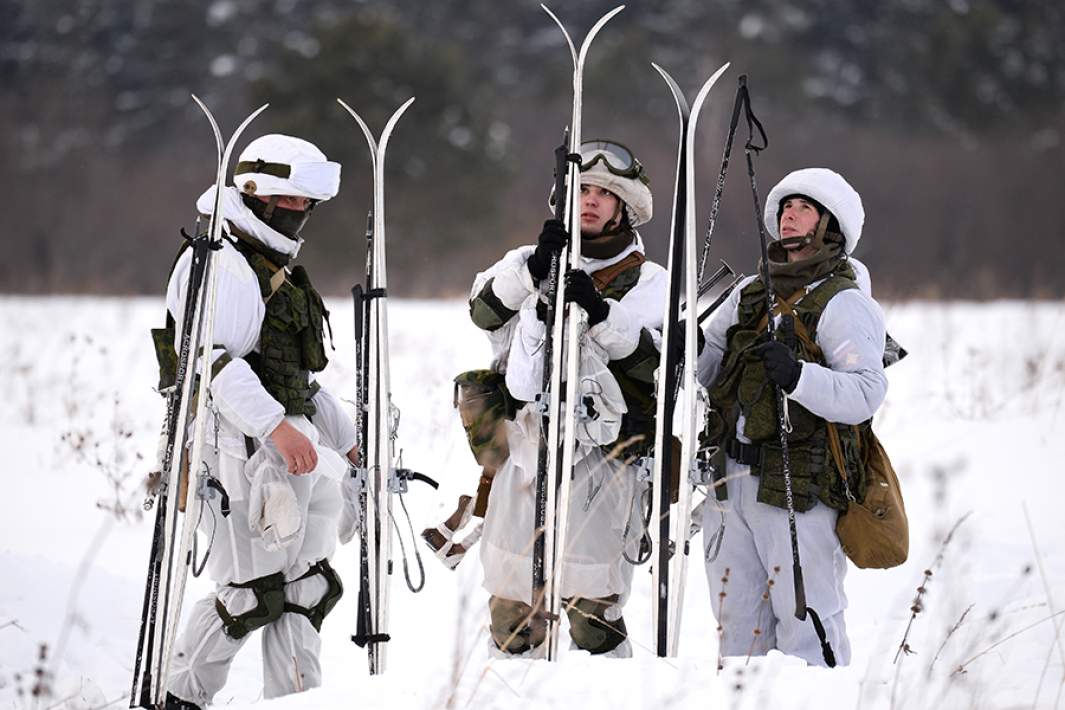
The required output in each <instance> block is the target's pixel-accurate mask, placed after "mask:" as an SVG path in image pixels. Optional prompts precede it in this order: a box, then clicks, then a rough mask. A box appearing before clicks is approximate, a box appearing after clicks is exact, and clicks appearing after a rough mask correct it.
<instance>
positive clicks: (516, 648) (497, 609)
mask: <svg viewBox="0 0 1065 710" xmlns="http://www.w3.org/2000/svg"><path fill="white" fill-rule="evenodd" d="M488 612H489V616H490V617H491V623H490V624H489V631H490V632H491V634H492V641H493V642H494V643H495V645H496V648H498V649H499V650H501V651H503V652H504V653H508V654H511V655H519V654H522V653H525V652H526V651H528V650H529V649H531V648H533V647H535V646H539V645H540V644H542V643H543V641H544V639H543V638H542V637H538V638H533V629H532V626H530V624H529V620H530V615H531V614H532V607H531V606H529V605H528V604H526V603H524V602H519V601H514V600H512V599H502V598H500V597H492V598H491V599H490V600H489V602H488Z"/></svg>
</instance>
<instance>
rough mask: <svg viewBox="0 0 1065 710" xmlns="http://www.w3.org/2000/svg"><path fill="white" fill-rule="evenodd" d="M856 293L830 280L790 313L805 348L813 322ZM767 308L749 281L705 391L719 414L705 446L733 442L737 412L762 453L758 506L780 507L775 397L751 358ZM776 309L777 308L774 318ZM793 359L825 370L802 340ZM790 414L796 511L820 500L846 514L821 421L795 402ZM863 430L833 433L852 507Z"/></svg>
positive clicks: (859, 492)
mask: <svg viewBox="0 0 1065 710" xmlns="http://www.w3.org/2000/svg"><path fill="white" fill-rule="evenodd" d="M857 287H858V286H857V284H856V283H855V282H854V281H853V280H852V279H850V278H847V277H845V276H841V275H838V274H836V275H831V276H829V277H828V278H826V279H825V280H824V281H822V282H821V283H820V284H818V285H817V286H816V287H815V288H814V289H813V290H812V291H810V292H809V293H807V294H806V295H805V296H803V297H802V298H801V300H799V301H798V303H796V304H794V305H793V306H792V309H793V310H794V312H795V317H796V319H797V320H798V321H799V322H801V325H802V326H803V327H805V329H806V331H807V333H808V335H809V342H810V344H813V343H814V342H815V341H816V338H817V324H818V321H819V320H820V318H821V314H822V313H823V312H824V310H825V307H826V306H827V305H828V302H829V301H830V300H831V299H832V297H833V296H835V295H836V294H837V293H839V292H841V291H844V290H847V289H852V288H857ZM765 303H766V302H765V288H764V286H763V284H762V282H761V281H760V280H755V281H752V282H751V283H750V284H748V285H747V286H746V287H744V289H743V290H742V291H741V293H740V302H739V306H738V309H737V310H738V313H737V315H738V320H737V323H736V324H735V325H733V326H732V327H731V328H729V329H728V332H727V334H726V348H725V354H724V356H723V358H722V366H721V372H720V374H719V375H718V377H717V380H716V381H715V382H714V384H713V386H711V388H710V391H709V396H710V401H711V404H712V405H713V408H714V410H715V411H716V412H718V413H720V414H719V415H717V416H715V417H713V418H712V420H711V422H710V425H709V427H708V431H707V432H706V436H707V438H708V439H709V443H716V444H720V443H723V442H724V441H726V440H727V439H729V438H732V437H735V435H736V421H737V418H738V414H739V413H742V414H743V416H744V429H743V433H744V435H745V436H746V437H747V438H748V439H750V440H751V442H752V443H754V444H759V445H761V450H762V460H761V462H760V463H758V464H754V465H752V466H751V472H752V473H753V474H755V475H758V476H760V481H759V486H758V500H759V502H762V503H766V504H768V505H773V506H776V507H778V508H786V507H787V500H786V495H785V486H784V474H783V463H782V456H781V450H780V444H779V442H780V434H779V433H778V431H777V406H776V394H775V392H774V388H773V387H772V384H771V382H770V380H769V378H768V376H767V375H766V371H765V365H764V364H763V362H762V359H761V358H760V357H759V356H758V355H757V354H755V353H754V352H753V350H754V348H755V347H757V346H758V345H760V344H762V343H764V342H766V341H767V340H768V335H767V332H766V328H765V321H764V317H765V310H766V309H765ZM778 309H779V306H778V307H777V308H775V309H774V312H777V311H778ZM797 328H798V324H797ZM814 348H816V345H814ZM793 352H794V353H795V355H796V357H798V358H799V359H800V360H804V361H807V362H816V363H817V364H820V365H824V364H825V362H824V358H823V356H822V355H821V353H820V351H819V350H816V351H811V349H810V348H809V347H807V344H806V343H804V342H803V339H802V338H796V339H795V343H794V348H793ZM788 414H789V419H790V422H791V426H792V430H791V433H790V434H789V435H788V454H789V461H790V463H791V487H792V495H793V502H794V506H795V510H797V511H806V510H809V509H810V508H812V507H813V506H814V503H816V502H817V501H818V500H820V501H821V502H823V503H824V504H825V505H827V506H829V507H831V508H835V509H837V510H846V508H847V503H848V498H847V493H846V488H845V485H844V482H843V479H842V478H841V477H840V475H839V472H838V471H837V470H836V467H835V464H834V463H833V461H832V458H831V454H830V452H829V450H828V441H827V429H826V422H825V420H824V419H822V418H820V417H818V416H817V415H815V414H813V413H812V412H810V411H809V410H808V409H806V408H805V407H803V406H802V405H801V404H799V403H798V402H796V401H794V400H789V402H788ZM722 417H723V418H722ZM868 426H869V423H868V422H866V423H864V424H862V425H861V427H858V428H855V427H850V426H841V427H838V430H839V435H840V443H841V445H842V449H843V456H844V461H845V463H846V466H847V471H848V477H849V485H850V490H851V492H852V493H853V494H854V495H855V496H857V498H858V500H862V499H863V498H864V493H865V471H864V466H863V464H862V460H861V456H860V455H859V449H858V431H857V429H860V428H863V427H868ZM724 490H725V487H724V486H719V487H718V491H719V497H722V496H721V495H720V494H721V493H722V492H723V491H724Z"/></svg>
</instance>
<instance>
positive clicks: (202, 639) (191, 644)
mask: <svg viewBox="0 0 1065 710" xmlns="http://www.w3.org/2000/svg"><path fill="white" fill-rule="evenodd" d="M305 571H306V568H303V569H298V570H293V574H292V575H291V576H294V577H298V576H299V575H301V574H303V572H305ZM287 576H289V575H286V577H287ZM327 591H328V584H327V583H326V581H325V579H324V578H323V577H322V576H321V575H317V574H316V575H312V576H310V577H308V578H306V579H301V580H299V581H298V582H291V583H289V584H287V585H286V586H285V601H287V602H291V603H294V604H297V605H299V606H302V607H306V608H310V607H313V606H314V605H315V604H317V603H318V602H319V601H320V600H321V599H322V597H323V596H325V594H326V592H327ZM216 597H217V598H218V599H219V600H220V601H221V602H222V604H223V605H224V606H225V607H226V610H227V611H228V612H229V613H230V614H231V615H233V616H237V615H239V614H242V613H244V612H246V611H248V610H250V609H253V608H254V607H255V605H256V598H255V593H254V592H253V591H252V590H250V589H235V588H233V587H227V586H220V587H219V588H218V590H217V592H212V593H211V594H209V595H207V596H206V597H204V598H203V599H200V600H199V601H198V602H196V604H195V606H193V608H192V609H191V610H190V613H189V619H188V622H187V623H186V624H185V628H184V631H183V633H182V634H181V636H180V637H179V638H178V640H177V643H176V644H175V646H174V656H173V660H172V661H171V670H170V682H169V690H170V692H171V693H173V694H174V695H176V696H177V697H179V698H181V699H182V700H187V701H190V702H193V703H195V704H197V705H199V706H200V707H205V706H206V705H208V704H209V703H210V702H211V700H212V698H214V696H215V693H217V692H218V691H219V690H221V689H222V686H224V685H225V683H226V676H227V675H228V674H229V666H230V663H232V661H233V657H234V656H235V655H236V654H237V651H239V650H240V649H241V647H243V646H244V642H245V641H247V640H248V639H249V638H251V637H252V636H253V635H254V632H253V633H249V634H247V635H246V636H244V637H243V638H241V639H239V640H235V639H232V638H230V637H229V636H227V635H226V633H225V631H224V630H223V629H222V619H221V617H219V616H218V612H217V611H216V610H215V598H216ZM261 632H262V652H263V695H264V697H266V698H268V699H269V698H276V697H279V696H282V695H288V694H289V693H297V692H300V691H303V690H307V689H308V688H316V687H318V686H320V685H321V684H322V668H321V664H320V663H319V662H318V653H319V650H320V648H321V644H322V642H321V639H320V638H319V636H318V632H317V631H315V629H314V626H312V625H311V622H310V620H309V619H308V618H307V617H306V616H304V615H303V614H298V613H292V612H286V613H284V614H282V615H281V618H279V619H278V620H277V621H274V622H272V623H270V624H267V625H266V626H264V627H263V628H262V629H261Z"/></svg>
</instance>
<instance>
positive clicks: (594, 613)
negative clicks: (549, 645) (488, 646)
mask: <svg viewBox="0 0 1065 710" xmlns="http://www.w3.org/2000/svg"><path fill="white" fill-rule="evenodd" d="M617 601H618V595H617V594H612V595H611V596H609V597H603V598H602V599H587V598H584V597H576V598H574V599H565V600H563V608H564V609H565V610H566V616H568V617H569V626H570V637H571V638H572V639H573V643H574V644H576V646H577V648H580V649H583V650H585V651H588V652H589V653H592V654H598V653H608V652H610V651H613V650H614V649H615V648H617V647H618V646H619V645H621V643H622V642H623V641H624V640H625V639H626V638H627V637H628V631H627V630H626V629H625V619H623V618H622V616H621V609H620V608H619V607H617V606H616V605H617ZM488 612H489V614H490V615H491V633H492V641H494V642H495V645H496V647H497V648H499V649H500V650H502V651H505V652H506V653H513V654H519V653H524V652H525V651H528V650H529V649H530V648H532V647H534V646H539V645H540V644H541V643H543V641H544V639H543V637H542V636H539V637H537V638H533V627H532V626H530V624H529V621H530V616H531V614H532V607H531V606H529V605H528V604H526V603H525V602H519V601H514V600H512V599H503V598H502V597H495V596H493V597H492V598H490V599H489V600H488ZM615 616H616V618H614V617H615Z"/></svg>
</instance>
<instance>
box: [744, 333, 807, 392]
mask: <svg viewBox="0 0 1065 710" xmlns="http://www.w3.org/2000/svg"><path fill="white" fill-rule="evenodd" d="M754 352H755V354H756V355H758V357H760V358H762V362H764V363H765V372H766V374H767V375H769V379H770V380H772V381H773V383H774V384H777V385H779V386H780V388H781V389H783V390H784V391H785V392H787V393H788V394H791V393H792V392H794V391H795V385H797V384H799V374H800V373H801V372H802V364H801V363H800V362H799V361H798V360H796V359H795V356H794V355H793V354H792V352H791V350H789V349H788V346H787V345H785V344H784V343H778V342H777V341H775V340H771V341H769V342H768V343H762V344H761V345H759V346H758V347H756V348H755V349H754Z"/></svg>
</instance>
